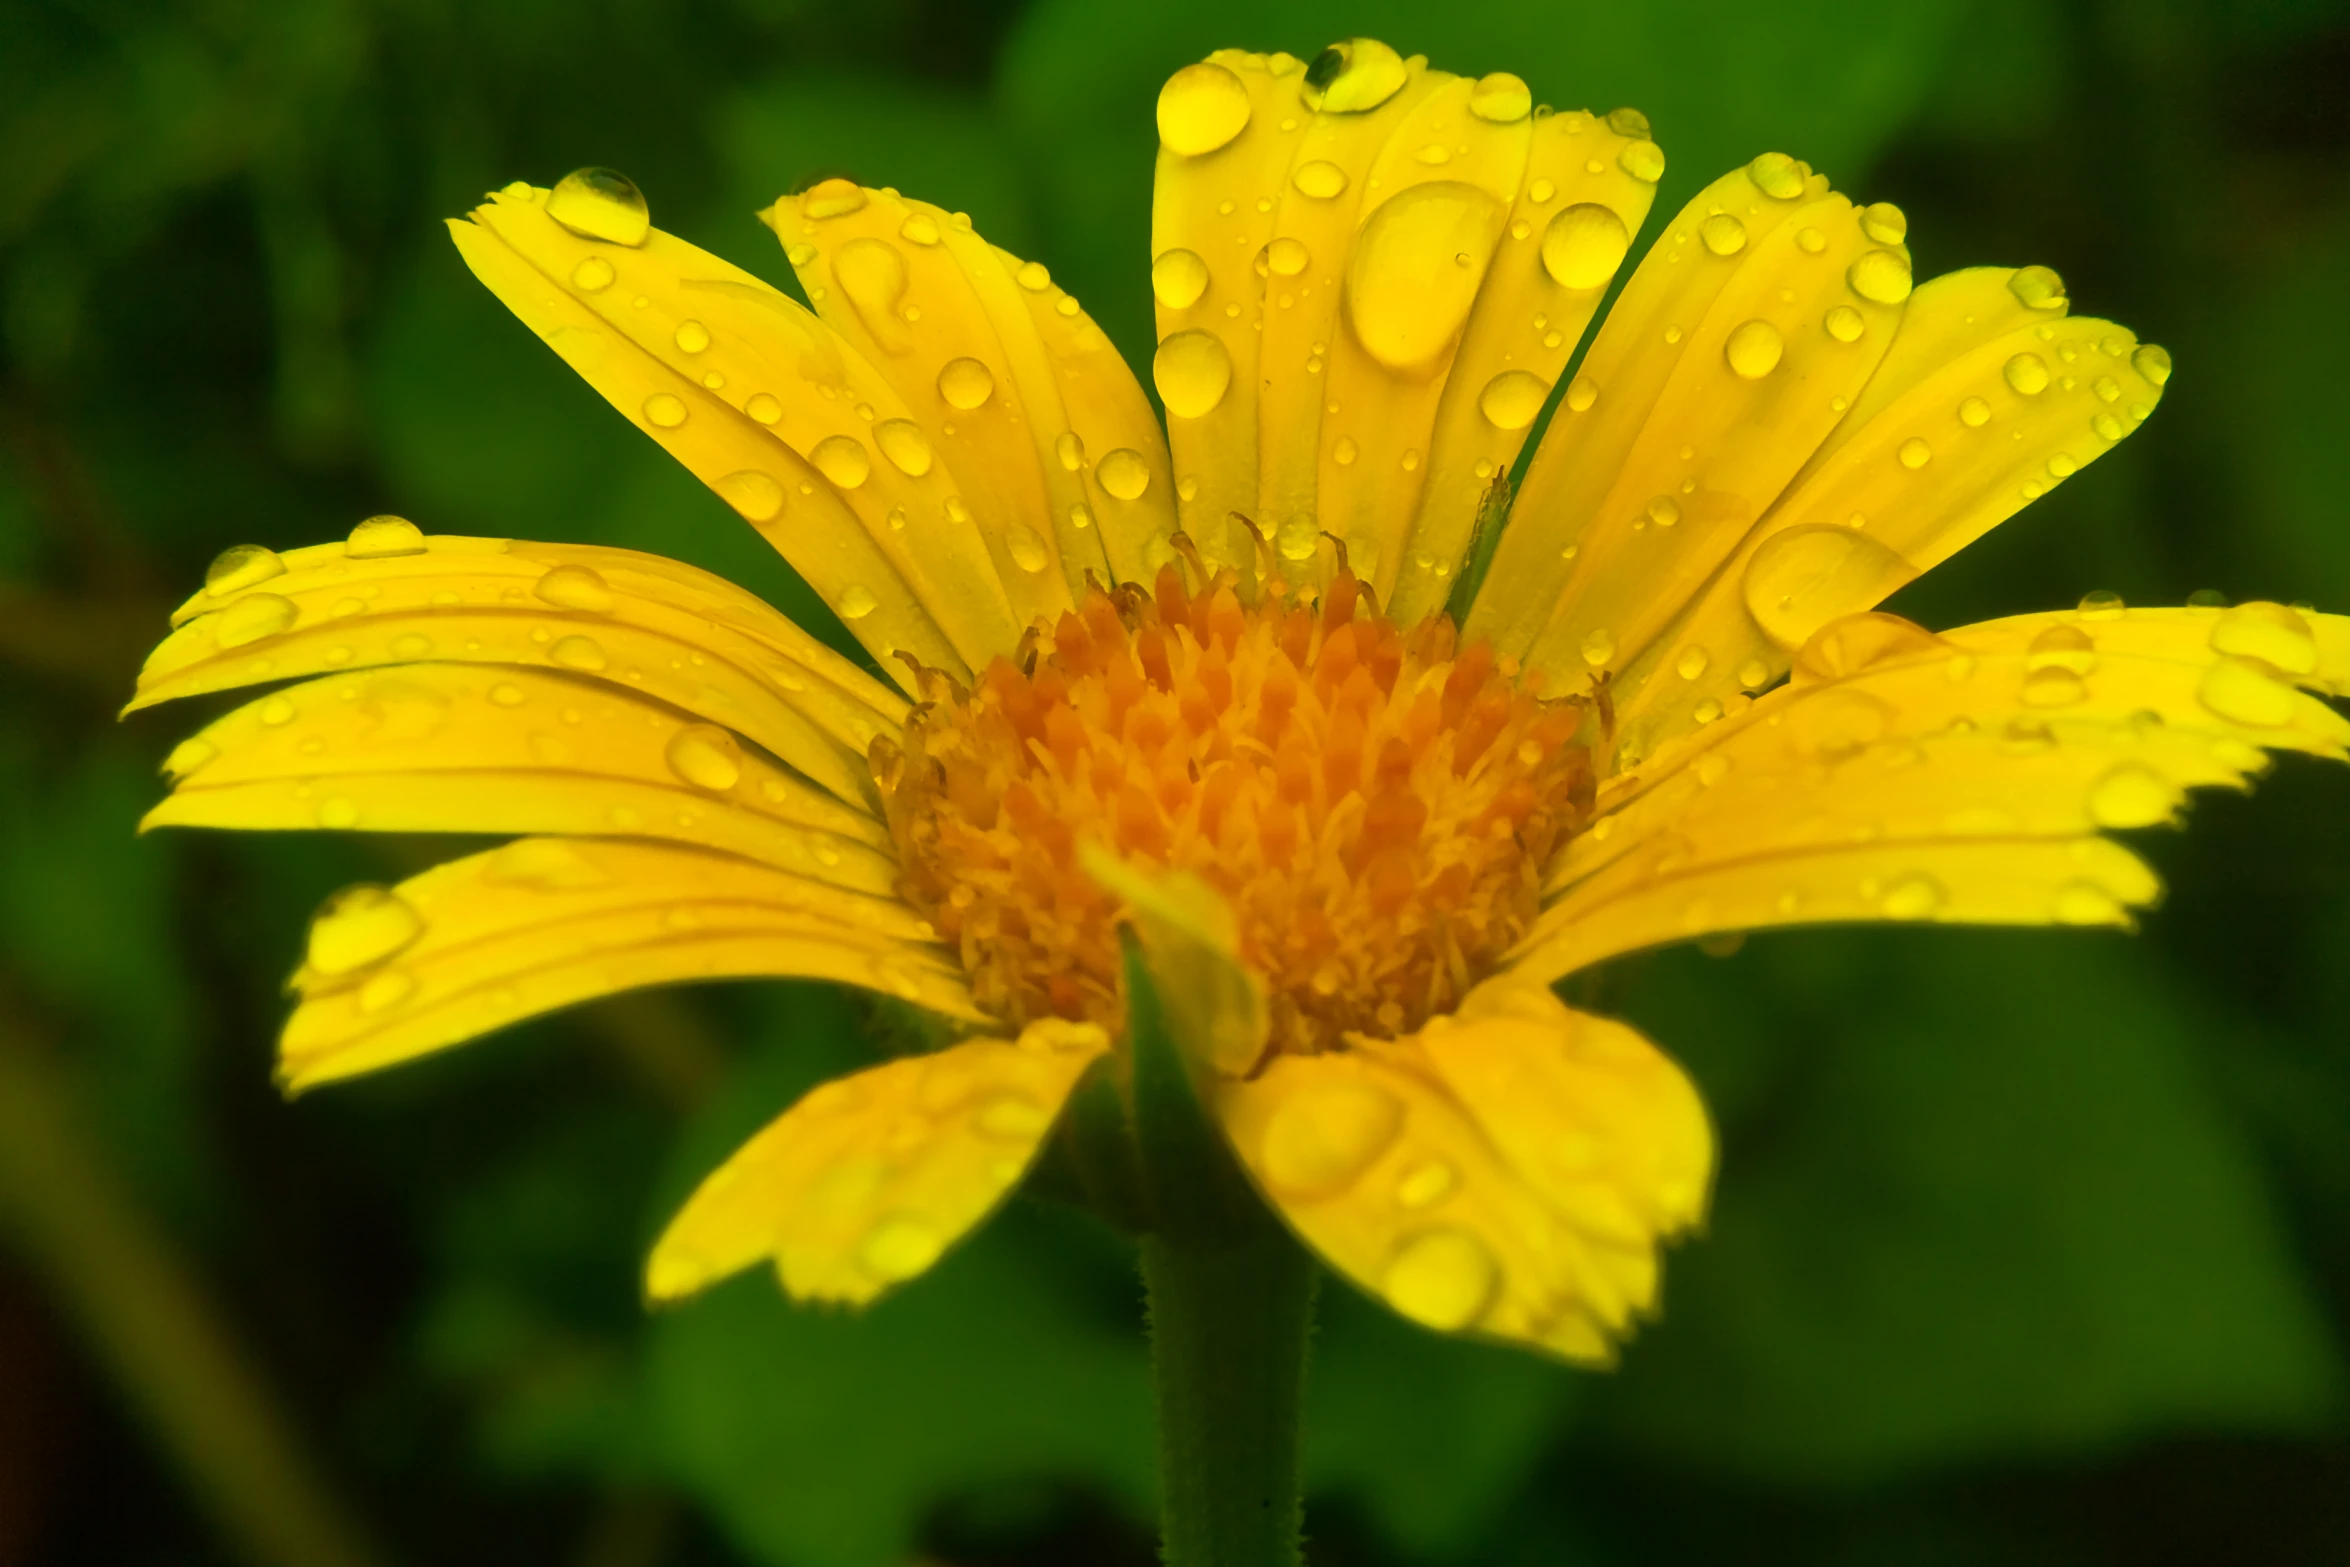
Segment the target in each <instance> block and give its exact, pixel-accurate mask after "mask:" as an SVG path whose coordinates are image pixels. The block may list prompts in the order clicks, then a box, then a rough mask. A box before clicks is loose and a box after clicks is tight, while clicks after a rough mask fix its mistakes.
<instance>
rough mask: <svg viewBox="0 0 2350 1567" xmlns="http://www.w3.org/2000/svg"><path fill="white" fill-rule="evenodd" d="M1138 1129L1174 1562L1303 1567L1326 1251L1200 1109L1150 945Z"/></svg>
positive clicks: (1164, 1552)
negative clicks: (1301, 1465)
mask: <svg viewBox="0 0 2350 1567" xmlns="http://www.w3.org/2000/svg"><path fill="white" fill-rule="evenodd" d="M1126 974H1127V996H1128V1027H1129V1030H1130V1037H1131V1040H1132V1044H1133V1063H1134V1082H1133V1094H1134V1097H1133V1105H1134V1134H1135V1146H1136V1151H1137V1153H1138V1154H1139V1156H1140V1165H1141V1173H1142V1179H1143V1185H1144V1187H1145V1189H1146V1194H1147V1203H1148V1208H1149V1214H1150V1230H1149V1233H1147V1234H1146V1235H1144V1237H1143V1239H1142V1276H1143V1281H1144V1284H1145V1286H1146V1287H1147V1289H1148V1290H1149V1293H1150V1321H1151V1357H1152V1362H1153V1371H1154V1375H1155V1378H1156V1382H1157V1389H1158V1407H1159V1478H1160V1485H1161V1488H1162V1491H1163V1493H1164V1495H1163V1499H1162V1503H1161V1505H1162V1515H1161V1530H1162V1540H1161V1550H1160V1556H1161V1559H1162V1560H1163V1561H1164V1562H1165V1563H1166V1567H1298V1563H1299V1562H1300V1560H1301V1557H1300V1555H1299V1528H1300V1523H1301V1514H1302V1509H1301V1504H1300V1496H1299V1474H1298V1457H1299V1447H1300V1433H1301V1428H1302V1418H1301V1417H1302V1403H1303V1397H1304V1392H1305V1371H1306V1344H1307V1339H1308V1337H1309V1336H1310V1334H1311V1332H1312V1329H1313V1315H1314V1284H1315V1277H1316V1275H1315V1267H1314V1261H1313V1259H1312V1258H1311V1257H1310V1256H1308V1255H1307V1254H1306V1252H1305V1250H1304V1249H1303V1248H1302V1247H1300V1246H1299V1245H1298V1244H1297V1242H1296V1240H1294V1239H1293V1238H1292V1237H1291V1236H1290V1235H1289V1233H1288V1232H1287V1231H1286V1230H1284V1229H1282V1228H1281V1226H1280V1224H1279V1223H1278V1222H1277V1221H1276V1220H1275V1219H1274V1218H1273V1216H1272V1215H1271V1214H1270V1213H1269V1212H1267V1211H1266V1208H1265V1205H1264V1203H1263V1202H1262V1201H1261V1200H1260V1199H1259V1198H1258V1196H1257V1194H1256V1193H1255V1191H1253V1190H1252V1189H1251V1188H1250V1187H1249V1184H1248V1181H1247V1178H1246V1177H1245V1176H1243V1175H1242V1174H1241V1172H1240V1168H1239V1166H1238V1164H1237V1163H1236V1162H1235V1161H1234V1160H1233V1157H1232V1153H1231V1150H1230V1149H1229V1148H1228V1147H1227V1146H1226V1145H1225V1142H1224V1139H1223V1135H1222V1133H1221V1132H1220V1131H1219V1130H1218V1129H1217V1128H1216V1127H1215V1126H1214V1125H1213V1124H1212V1123H1211V1121H1210V1119H1209V1117H1208V1114H1207V1112H1206V1110H1205V1108H1204V1107H1203V1106H1202V1105H1201V1103H1200V1099H1199V1094H1198V1091H1197V1089H1196V1087H1195V1085H1194V1081H1193V1078H1192V1074H1191V1071H1190V1069H1189V1068H1188V1067H1187V1066H1186V1065H1185V1060H1186V1052H1185V1051H1184V1050H1183V1049H1182V1047H1181V1044H1180V1042H1178V1041H1176V1040H1175V1039H1174V1038H1172V1037H1171V1035H1170V1033H1169V1030H1168V1026H1167V1018H1166V1016H1165V1014H1164V1013H1163V1011H1162V1010H1161V1008H1160V1006H1159V1002H1158V996H1157V993H1156V991H1155V990H1154V989H1153V987H1152V985H1151V980H1150V975H1149V973H1148V972H1147V971H1146V970H1145V968H1144V966H1143V963H1142V960H1141V956H1140V954H1139V953H1138V952H1136V951H1134V950H1132V949H1129V951H1128V954H1127V967H1126Z"/></svg>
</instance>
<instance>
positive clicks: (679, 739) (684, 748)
mask: <svg viewBox="0 0 2350 1567" xmlns="http://www.w3.org/2000/svg"><path fill="white" fill-rule="evenodd" d="M666 754H667V756H668V759H669V766H670V770H671V771H673V772H675V773H676V774H677V776H678V777H680V778H683V779H684V780H685V781H686V782H687V783H690V784H692V785H693V786H694V787H695V788H697V789H708V790H710V791H711V792H712V793H714V794H723V793H725V792H726V791H727V790H729V789H732V788H733V787H734V786H735V785H736V784H737V783H740V782H741V781H742V776H743V753H742V747H741V746H740V745H738V744H737V743H736V742H735V738H734V736H733V735H731V734H729V733H728V732H727V731H726V730H724V729H721V728H719V727H718V726H717V725H716V724H687V725H686V726H685V727H684V728H682V729H680V730H678V731H677V733H675V734H674V735H671V736H670V737H669V746H668V750H667V753H666Z"/></svg>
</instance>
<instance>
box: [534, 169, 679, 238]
mask: <svg viewBox="0 0 2350 1567" xmlns="http://www.w3.org/2000/svg"><path fill="white" fill-rule="evenodd" d="M547 216H548V217H550V218H553V219H554V220H555V221H556V222H557V223H560V224H562V225H563V226H564V227H565V228H567V229H569V230H571V232H572V233H574V234H577V235H579V236H581V237H582V238H584V239H600V240H603V241H605V242H606V243H608V244H613V245H641V244H643V243H644V242H645V236H646V235H647V234H649V233H650V232H652V227H653V214H652V209H651V208H649V207H647V206H646V205H645V193H644V192H643V191H641V190H638V189H637V188H636V182H635V181H634V180H632V179H630V178H629V177H628V176H627V175H625V174H621V173H618V172H616V171H615V170H612V169H593V168H590V169H573V170H572V171H571V172H570V173H569V174H566V175H564V176H563V177H562V178H561V179H559V180H557V181H556V182H555V188H554V189H553V190H552V191H549V192H548V193H547Z"/></svg>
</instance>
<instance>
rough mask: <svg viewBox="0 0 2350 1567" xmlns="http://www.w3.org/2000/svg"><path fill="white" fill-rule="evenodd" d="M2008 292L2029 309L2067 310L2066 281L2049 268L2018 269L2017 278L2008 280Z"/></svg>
mask: <svg viewBox="0 0 2350 1567" xmlns="http://www.w3.org/2000/svg"><path fill="white" fill-rule="evenodd" d="M2007 291H2008V292H2009V293H2011V294H2013V295H2014V296H2015V297H2016V298H2017V300H2019V301H2020V302H2021V303H2022V304H2023V305H2024V306H2025V307H2026V308H2027V309H2031V310H2062V309H2064V308H2065V297H2064V279H2063V278H2060V277H2058V276H2057V275H2056V274H2055V272H2053V271H2052V270H2050V269H2049V268H2047V267H2018V268H2017V269H2016V272H2015V276H2013V277H2011V278H2009V279H2008V280H2007Z"/></svg>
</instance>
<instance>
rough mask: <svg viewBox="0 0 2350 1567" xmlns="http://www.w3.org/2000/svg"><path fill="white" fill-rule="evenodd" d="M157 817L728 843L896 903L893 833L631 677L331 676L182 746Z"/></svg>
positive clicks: (422, 669)
mask: <svg viewBox="0 0 2350 1567" xmlns="http://www.w3.org/2000/svg"><path fill="white" fill-rule="evenodd" d="M166 765H167V767H168V768H169V770H170V771H171V773H172V774H173V779H174V781H173V787H172V792H171V794H170V795H169V796H168V797H167V798H165V799H164V800H163V802H162V803H161V804H159V805H157V806H156V807H155V808H154V809H153V810H152V811H150V812H148V813H147V817H146V820H145V821H144V822H143V823H142V824H141V826H142V828H147V827H162V826H186V827H236V828H245V829H288V828H313V827H325V828H336V829H346V828H357V829H360V830H362V831H370V832H478V833H563V834H583V835H603V834H616V835H626V836H632V837H633V836H642V837H650V838H665V839H672V840H677V841H682V842H687V843H695V844H701V845H704V846H706V847H710V848H716V849H723V850H726V851H728V852H730V853H734V854H739V855H742V856H744V857H745V858H748V859H753V860H758V861H760V862H762V863H764V864H768V865H773V866H775V867H776V868H778V869H780V870H786V871H791V872H794V873H795V874H799V875H804V876H808V877H812V878H814V879H816V880H818V881H823V882H828V883H831V884H833V885H836V886H840V887H845V888H849V889H852V890H855V891H859V892H866V893H871V894H873V895H875V896H879V897H889V896H892V895H893V893H894V889H895V886H896V866H895V861H894V859H893V858H892V856H891V853H890V849H889V833H888V829H887V828H885V827H884V826H882V825H881V823H880V822H879V821H878V820H877V819H875V818H874V817H873V816H871V815H868V814H866V813H865V812H863V811H860V810H856V809H852V808H851V807H849V806H847V805H844V804H843V803H842V802H841V801H839V800H837V799H835V798H833V797H832V796H831V795H828V794H824V793H822V792H821V791H819V790H817V789H815V788H813V787H812V786H810V785H809V784H807V783H806V782H804V781H803V780H801V779H800V778H799V777H797V776H796V775H794V774H793V773H791V772H789V771H787V770H786V769H784V768H782V767H780V766H778V765H777V764H775V763H774V762H772V761H769V760H768V759H767V758H766V757H765V756H763V755H762V754H760V753H759V752H757V751H755V750H753V749H751V748H748V747H745V746H743V745H741V744H740V743H739V742H738V741H737V740H736V739H735V738H734V736H733V735H732V733H731V732H730V731H727V730H725V729H721V728H719V727H718V726H717V725H714V724H707V723H701V722H698V721H696V720H694V719H692V718H690V717H689V716H688V715H686V714H683V713H679V712H677V711H675V710H674V709H671V708H669V707H666V706H664V705H662V704H660V703H656V702H651V701H647V700H646V699H645V698H643V697H639V696H635V695H632V694H630V693H629V692H627V691H625V690H622V689H618V688H616V687H614V686H609V685H605V686H598V685H594V684H590V683H588V682H586V681H581V680H575V679H572V678H569V677H567V676H564V675H560V674H554V673H540V672H538V671H534V670H523V669H499V668H496V667H489V666H483V665H478V664H413V665H407V666H402V667H398V668H393V669H383V670H370V671H367V672H364V673H360V674H353V675H330V676H328V677H327V678H325V679H323V680H312V681H309V682H307V683H305V684H302V685H297V686H291V687H288V688H287V689H285V690H283V691H278V692H274V693H272V694H271V695H269V696H266V697H263V698H262V699H261V700H259V701H256V702H250V703H247V704H246V705H245V706H243V707H240V708H238V709H237V710H236V711H235V712H232V713H229V714H227V715H226V716H224V717H222V718H220V719H219V720H217V721H216V722H214V723H212V724H211V725H209V726H207V727H206V728H205V729H204V730H203V731H202V732H200V733H199V734H197V735H195V736H193V737H192V738H190V739H188V740H186V741H183V742H182V743H181V745H180V747H179V748H178V749H177V750H175V751H174V752H173V753H172V756H171V758H170V760H169V761H168V762H167V764H166Z"/></svg>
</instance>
